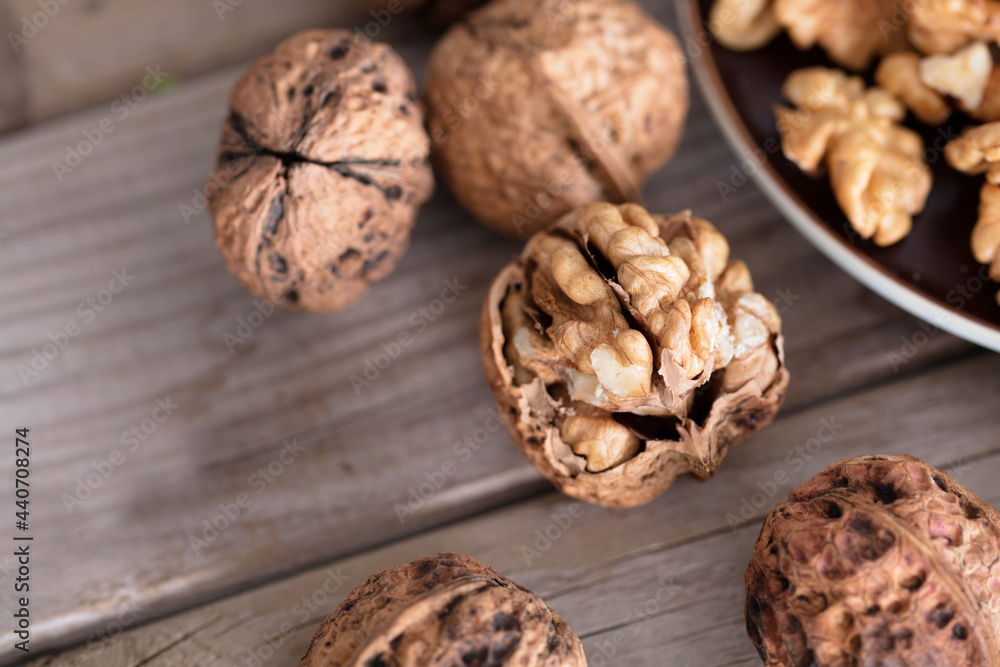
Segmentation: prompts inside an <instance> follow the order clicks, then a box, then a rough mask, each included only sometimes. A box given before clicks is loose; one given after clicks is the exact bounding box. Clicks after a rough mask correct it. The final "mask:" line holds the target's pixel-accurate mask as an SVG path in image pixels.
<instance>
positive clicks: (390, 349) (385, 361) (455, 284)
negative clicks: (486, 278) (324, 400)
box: [350, 276, 469, 396]
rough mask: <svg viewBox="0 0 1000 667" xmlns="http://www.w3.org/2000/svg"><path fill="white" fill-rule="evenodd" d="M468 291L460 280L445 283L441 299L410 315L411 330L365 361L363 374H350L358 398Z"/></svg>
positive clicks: (455, 279)
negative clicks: (450, 305)
mask: <svg viewBox="0 0 1000 667" xmlns="http://www.w3.org/2000/svg"><path fill="white" fill-rule="evenodd" d="M468 288H469V286H468V285H463V284H462V283H461V282H460V281H459V279H458V277H457V276H456V277H455V278H454V279H452V280H445V281H444V287H443V288H442V289H441V294H440V296H439V297H438V298H436V299H433V300H431V301H430V302H429V303H428V304H427V305H425V306H421V307H420V308H417V309H416V310H415V311H413V312H412V313H410V316H409V318H407V322H409V323H410V328H409V329H404V330H403V331H400V332H399V334H398V335H397V336H396V337H395V338H394V339H392V340H390V341H388V342H382V343H380V344H379V349H381V352H378V353H376V354H375V355H373V356H369V357H365V361H364V364H363V368H362V370H361V372H360V373H351V376H350V380H351V386H352V387H354V393H355V395H357V396H360V395H361V392H362V391H364V390H365V389H367V388H368V387H370V386H372V383H373V382H375V381H376V380H378V379H379V377H380V376H381V375H382V372H383V371H384V370H385V369H387V368H389V366H391V365H392V362H393V361H395V360H396V359H398V358H399V357H400V356H401V355H402V354H403V352H405V351H406V348H408V347H410V345H413V341H414V339H415V338H416V337H417V336H419V335H420V334H422V333H423V332H425V331H427V328H428V327H429V326H430V325H431V323H433V322H434V321H435V320H437V318H438V317H440V316H441V314H442V313H443V312H444V311H445V310H446V309H447V308H448V305H449V304H452V303H455V300H456V299H457V298H458V297H460V296H461V295H462V293H463V292H464V291H465V290H467V289H468Z"/></svg>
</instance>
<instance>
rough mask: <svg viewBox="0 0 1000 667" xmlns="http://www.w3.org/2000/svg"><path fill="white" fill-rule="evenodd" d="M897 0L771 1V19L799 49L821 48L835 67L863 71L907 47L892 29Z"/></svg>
mask: <svg viewBox="0 0 1000 667" xmlns="http://www.w3.org/2000/svg"><path fill="white" fill-rule="evenodd" d="M900 6H901V3H899V2H898V1H897V0H774V15H775V17H776V18H777V20H778V23H779V24H781V25H782V26H784V28H785V30H786V31H787V32H788V36H789V38H791V40H792V42H793V43H794V44H795V45H796V46H797V47H799V48H800V49H803V50H805V49H809V48H811V47H812V46H813V45H815V44H819V45H820V46H822V47H823V48H824V49H825V50H826V52H827V54H828V55H829V56H830V58H831V59H833V61H834V62H836V63H837V64H838V65H842V66H844V67H846V68H848V69H852V70H864V69H866V68H867V67H868V65H869V63H870V62H871V61H872V58H874V57H875V56H880V55H883V54H886V53H890V52H892V51H898V50H899V49H902V48H905V46H906V33H905V31H903V30H897V29H895V26H896V22H895V14H896V13H897V12H899V11H900Z"/></svg>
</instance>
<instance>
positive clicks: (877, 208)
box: [775, 67, 931, 246]
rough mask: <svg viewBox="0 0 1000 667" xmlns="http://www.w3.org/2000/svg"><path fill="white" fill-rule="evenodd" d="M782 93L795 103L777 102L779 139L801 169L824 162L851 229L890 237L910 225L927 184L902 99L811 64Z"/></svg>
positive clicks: (879, 240)
mask: <svg viewBox="0 0 1000 667" xmlns="http://www.w3.org/2000/svg"><path fill="white" fill-rule="evenodd" d="M782 93H783V94H784V96H785V98H786V99H788V100H789V101H790V102H792V104H794V105H795V108H787V107H782V106H779V107H776V108H775V116H776V118H777V127H778V131H779V133H780V134H781V147H782V150H783V152H784V154H785V157H787V158H788V159H789V160H791V161H792V162H794V163H795V164H796V165H797V166H798V167H799V168H800V169H802V170H803V171H805V172H807V173H815V172H816V171H817V169H818V168H819V166H820V164H821V163H825V164H826V166H827V168H828V169H829V173H830V185H831V187H832V188H833V193H834V195H835V196H836V198H837V203H838V204H840V208H841V209H842V210H843V211H844V214H845V215H846V216H847V219H848V220H849V221H850V223H851V225H852V226H853V228H854V230H855V231H856V232H857V233H858V235H860V236H861V237H862V238H865V239H869V238H871V239H873V240H874V241H875V243H876V244H877V245H880V246H887V245H891V244H893V243H896V242H897V241H899V240H900V239H902V238H903V237H905V236H906V235H907V234H909V233H910V230H911V229H912V227H913V216H914V215H915V214H917V213H919V212H920V211H922V210H923V208H924V204H925V203H926V201H927V195H928V194H929V193H930V189H931V171H930V169H929V168H928V167H927V165H926V164H925V163H924V159H923V151H924V142H923V139H921V138H920V135H918V134H917V133H916V132H913V131H912V130H909V129H907V128H904V127H902V126H901V125H900V124H899V121H900V120H902V119H903V116H904V115H905V110H904V108H903V106H902V105H901V104H900V103H899V102H898V101H897V100H896V99H895V98H894V97H893V96H892V95H890V94H889V93H887V92H886V91H884V90H882V89H881V88H878V87H873V88H869V89H867V90H866V89H865V86H864V82H863V81H862V80H861V78H860V77H856V76H848V75H847V74H845V73H844V72H842V71H840V70H833V69H826V68H823V67H812V68H808V69H800V70H796V71H794V72H792V73H791V74H790V75H789V77H788V80H787V81H785V84H784V86H783V87H782Z"/></svg>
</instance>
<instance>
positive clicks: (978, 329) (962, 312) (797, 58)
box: [677, 0, 1000, 351]
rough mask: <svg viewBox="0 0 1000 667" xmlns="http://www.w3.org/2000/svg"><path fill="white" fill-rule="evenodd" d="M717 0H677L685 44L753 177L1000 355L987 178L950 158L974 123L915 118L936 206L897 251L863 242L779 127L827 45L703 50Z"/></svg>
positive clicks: (820, 241)
mask: <svg viewBox="0 0 1000 667" xmlns="http://www.w3.org/2000/svg"><path fill="white" fill-rule="evenodd" d="M712 1H713V0H677V2H678V9H679V12H680V15H681V23H682V24H683V26H684V29H685V32H686V34H685V35H684V36H683V39H684V41H685V46H687V47H688V56H689V58H690V59H691V61H692V67H693V68H694V71H695V75H696V77H697V79H698V82H699V84H700V86H701V90H702V92H703V93H704V94H705V97H706V98H707V100H708V103H709V107H710V108H711V109H712V113H713V114H714V116H715V118H716V120H717V121H718V123H719V125H720V126H721V128H722V130H723V133H724V134H725V135H726V138H727V139H728V140H729V143H730V145H731V146H732V147H733V149H734V150H735V151H736V153H737V154H738V155H739V156H740V158H741V159H749V160H751V161H752V164H753V165H755V166H757V169H756V170H755V171H754V170H753V169H752V168H751V167H750V165H749V164H748V167H747V171H753V177H754V178H755V179H756V182H757V184H758V185H759V186H760V187H761V189H762V190H763V191H764V193H765V194H766V195H767V196H768V197H769V198H770V199H771V201H772V202H773V203H774V205H775V206H777V207H778V209H780V210H781V212H782V213H783V214H784V215H785V217H786V218H788V220H789V221H790V222H791V223H792V224H793V225H794V226H795V227H796V228H797V229H798V230H799V232H801V233H802V234H803V235H804V236H805V237H806V238H807V239H809V241H810V242H811V243H813V245H815V246H816V247H817V248H819V250H820V251H822V252H823V253H824V254H825V255H826V256H827V257H829V258H830V259H831V260H833V261H834V262H836V263H837V264H838V265H840V267H841V268H843V269H844V270H845V271H847V272H848V273H850V274H851V275H853V276H854V277H855V278H857V279H858V280H859V281H861V282H862V283H863V284H865V285H866V286H868V287H869V288H870V289H872V290H874V291H875V292H877V293H879V294H881V295H882V296H883V297H885V298H886V299H888V300H889V301H891V302H893V303H895V304H896V305H897V306H899V307H901V308H904V309H906V310H908V311H909V312H911V313H913V314H914V315H916V316H917V317H920V318H922V319H924V320H926V321H928V322H930V323H931V324H934V325H936V326H938V327H941V328H942V329H945V330H946V331H950V332H951V333H953V334H955V335H957V336H961V337H963V338H965V339H967V340H970V341H972V342H974V343H978V344H980V345H983V346H984V347H988V348H991V349H993V350H996V351H1000V306H998V305H997V302H996V299H995V294H996V292H997V290H998V289H1000V285H997V284H996V283H993V282H991V281H989V280H988V278H987V279H985V280H984V278H986V267H985V266H984V265H981V264H979V263H978V262H977V261H976V260H975V258H974V257H973V256H972V251H971V250H970V249H969V236H970V234H971V233H972V227H973V225H974V224H975V221H976V209H977V206H978V202H979V187H980V185H981V178H978V177H969V176H965V175H963V174H960V173H958V172H956V171H954V170H953V169H951V168H950V167H948V165H947V164H946V163H945V160H944V156H943V154H942V152H941V149H942V148H943V147H944V144H945V143H946V141H947V139H948V138H949V137H954V136H957V134H958V133H960V132H961V131H962V129H963V127H964V126H965V125H966V121H965V120H964V119H962V118H961V117H960V116H958V115H955V116H953V117H952V118H951V119H950V120H949V121H948V123H947V124H946V125H944V126H942V127H941V128H928V127H925V126H923V125H921V124H920V123H918V122H916V121H912V120H910V119H908V120H907V125H908V126H909V127H911V128H912V129H914V130H916V131H917V132H919V133H920V134H921V135H922V136H923V138H924V145H925V147H926V148H927V152H926V154H925V158H926V159H927V161H928V163H929V164H930V167H931V169H932V171H933V172H934V186H933V188H932V189H931V194H930V197H929V198H928V201H927V207H926V208H925V209H924V211H923V212H922V213H921V214H920V215H918V216H917V217H916V218H914V223H913V231H912V232H911V233H910V235H909V236H907V237H906V238H905V239H903V240H902V241H900V242H899V243H897V244H895V245H893V246H890V247H888V248H879V247H878V246H876V245H875V244H874V243H872V242H870V241H865V240H863V239H858V238H856V237H855V236H853V235H852V234H851V227H850V224H849V223H848V222H847V218H845V217H844V214H843V213H842V212H841V210H840V207H839V206H838V205H837V202H836V200H835V199H834V197H833V192H832V191H831V190H830V185H829V181H828V179H827V178H825V177H822V176H821V177H816V178H813V177H810V176H807V175H805V174H803V173H802V172H801V171H799V169H798V168H797V167H796V166H795V165H793V164H792V163H791V162H789V161H788V160H787V159H785V157H784V156H783V155H782V153H781V149H780V143H779V142H778V132H777V130H776V129H775V122H774V111H773V107H774V105H775V104H779V103H782V102H783V100H782V97H781V84H782V83H783V82H784V81H785V78H786V77H787V76H788V74H789V73H790V72H791V71H792V70H794V69H799V68H801V67H810V66H814V65H825V66H835V65H834V64H833V63H832V62H831V61H830V60H829V59H828V58H826V56H825V55H824V54H823V52H822V51H820V50H819V49H813V50H812V51H808V52H805V53H803V52H802V51H799V50H798V49H796V48H795V47H794V46H792V44H791V42H789V41H788V38H787V37H785V36H784V35H782V36H780V37H779V38H778V39H776V40H774V41H773V42H771V43H770V44H769V45H767V46H766V47H764V48H763V49H760V50H758V51H753V52H750V53H736V52H734V51H729V50H727V49H726V48H724V47H722V46H720V45H718V44H716V43H714V41H713V42H712V43H711V45H710V46H708V47H700V48H699V47H697V46H696V45H699V44H701V45H704V44H705V43H706V42H707V41H708V38H709V35H710V33H708V32H707V29H706V28H705V27H704V26H705V23H704V21H705V17H706V16H707V15H708V9H709V7H710V6H711V4H712ZM869 75H870V73H869ZM869 82H870V76H869ZM762 156H763V160H762ZM737 182H738V181H737Z"/></svg>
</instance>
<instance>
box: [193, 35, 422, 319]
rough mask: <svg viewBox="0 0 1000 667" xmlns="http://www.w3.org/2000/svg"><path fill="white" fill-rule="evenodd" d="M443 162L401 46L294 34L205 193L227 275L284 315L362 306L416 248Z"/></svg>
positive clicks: (236, 97) (242, 82)
mask: <svg viewBox="0 0 1000 667" xmlns="http://www.w3.org/2000/svg"><path fill="white" fill-rule="evenodd" d="M429 152H430V140H429V138H428V136H427V134H426V132H425V131H424V128H423V120H422V113H421V110H420V106H419V104H418V103H417V101H416V91H415V86H414V83H413V77H412V75H411V74H410V71H409V69H407V67H406V65H405V64H404V63H403V61H402V60H401V59H400V58H399V56H397V55H396V53H395V52H394V51H393V50H392V49H391V48H390V47H388V46H386V45H384V44H375V43H371V42H359V41H358V40H356V39H355V35H354V33H352V32H349V31H346V30H329V31H328V30H308V31H305V32H300V33H298V34H296V35H294V36H292V37H290V38H289V39H287V40H285V41H284V42H282V43H281V44H279V45H278V47H277V48H276V49H275V50H274V52H273V53H270V54H268V55H266V56H263V57H262V58H260V59H258V60H257V61H256V62H254V64H253V65H252V66H251V67H250V69H249V70H248V71H247V72H246V73H245V74H244V75H243V76H242V77H241V78H240V79H239V81H237V82H236V86H235V88H234V89H233V93H232V98H231V100H230V113H229V116H228V118H227V119H226V121H225V124H224V126H223V131H222V141H221V145H220V147H219V152H218V159H217V163H216V168H215V170H214V171H213V173H212V175H211V177H210V178H209V182H208V184H207V185H206V188H205V192H206V198H207V199H208V200H209V201H210V207H211V211H212V218H213V221H214V224H215V243H216V245H217V246H218V248H219V250H220V251H221V252H222V255H223V257H224V258H225V260H226V266H227V267H228V268H229V270H230V271H231V272H232V273H234V274H235V275H236V276H237V277H238V278H239V279H240V281H241V282H242V283H243V285H244V286H245V287H246V288H247V289H248V290H250V291H251V292H253V293H254V294H258V295H260V296H262V297H265V298H267V299H270V300H271V301H273V302H274V303H276V304H278V305H279V306H282V307H284V308H289V309H299V308H301V309H305V310H310V311H314V312H330V311H334V310H338V309H341V308H344V307H346V306H348V305H350V304H351V303H353V302H355V301H356V300H357V299H358V298H360V296H361V294H362V293H363V292H364V291H365V290H367V289H368V286H369V285H370V284H371V283H372V282H373V281H376V280H379V279H380V278H383V277H385V276H386V275H388V273H389V272H390V271H391V270H392V269H393V267H394V266H395V264H396V260H398V259H399V257H400V256H401V255H402V254H403V252H404V251H405V250H406V247H407V245H408V244H409V239H410V228H411V227H412V225H413V220H414V217H415V216H416V213H417V209H418V208H419V207H420V205H421V204H422V203H423V202H424V201H425V200H426V199H427V198H428V197H429V196H430V194H431V190H432V189H433V176H432V175H431V168H430V164H429V161H428V155H429Z"/></svg>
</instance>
